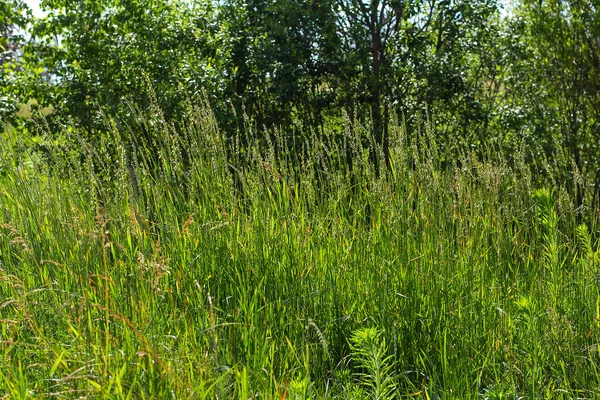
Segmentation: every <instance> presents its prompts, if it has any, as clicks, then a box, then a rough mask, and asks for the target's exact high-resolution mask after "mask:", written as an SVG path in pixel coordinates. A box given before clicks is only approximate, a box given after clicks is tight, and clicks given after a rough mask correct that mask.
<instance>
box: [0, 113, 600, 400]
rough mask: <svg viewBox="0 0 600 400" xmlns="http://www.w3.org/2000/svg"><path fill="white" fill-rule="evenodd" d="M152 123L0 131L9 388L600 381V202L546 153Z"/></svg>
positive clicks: (523, 387) (2, 350)
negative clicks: (13, 135) (32, 134)
mask: <svg viewBox="0 0 600 400" xmlns="http://www.w3.org/2000/svg"><path fill="white" fill-rule="evenodd" d="M157 124H158V125H155V129H156V130H157V131H158V132H159V133H160V134H159V135H156V137H157V139H156V140H157V141H156V142H154V143H152V144H148V143H147V142H139V143H137V142H135V141H133V142H132V141H131V140H129V141H128V140H126V137H135V135H124V134H123V132H122V131H121V130H120V129H117V127H116V124H114V121H111V120H110V119H107V121H106V132H107V133H106V135H105V136H103V138H102V139H96V140H94V142H93V143H92V142H89V141H87V140H86V139H85V137H86V136H85V134H84V133H83V132H79V131H78V130H77V129H75V128H72V127H65V128H64V129H63V132H62V133H60V134H57V133H56V132H54V133H53V135H51V136H50V135H47V136H40V137H38V139H37V142H36V143H37V144H36V145H35V146H33V145H28V144H26V143H21V142H16V140H14V139H10V140H9V137H10V136H9V135H5V136H3V139H2V142H1V145H0V153H1V154H0V155H1V157H0V182H1V186H0V395H1V394H2V393H5V396H4V397H2V398H6V399H26V398H115V399H167V398H173V399H180V398H198V399H200V398H208V399H232V398H235V399H249V398H265V399H363V398H364V399H367V398H373V399H388V398H423V399H468V398H485V399H505V398H512V399H520V398H596V397H597V396H598V395H599V392H600V369H599V362H600V354H599V343H600V286H599V285H600V283H599V282H600V281H599V279H600V275H599V273H600V250H599V243H598V240H599V235H598V231H599V230H598V228H599V223H600V210H598V209H597V208H594V207H593V206H590V204H593V203H592V201H591V199H589V198H586V199H584V201H583V206H579V207H576V206H575V204H577V201H576V200H575V199H574V198H573V196H572V194H570V192H569V191H568V190H567V186H566V185H565V182H561V181H560V180H559V179H558V178H556V179H554V178H552V177H553V174H552V168H551V165H552V162H553V161H552V160H546V162H545V163H541V164H542V166H541V167H540V168H544V166H545V168H546V169H547V171H546V172H547V173H545V174H544V175H543V176H544V177H545V178H540V176H541V175H539V174H538V173H537V172H536V169H535V168H533V167H532V166H531V164H530V163H528V162H527V158H528V157H529V155H528V154H527V153H526V152H525V151H523V150H521V147H520V146H519V144H518V143H515V145H514V149H513V150H514V151H513V152H512V153H511V157H506V156H502V155H500V154H504V153H501V152H496V151H494V149H493V148H490V149H489V150H486V151H484V152H483V153H482V152H479V153H478V154H475V153H472V152H471V150H470V149H458V151H457V152H456V154H458V155H457V156H456V157H454V158H444V157H442V156H441V155H440V153H439V150H438V145H439V143H438V141H439V140H440V139H439V137H437V138H436V136H435V135H432V134H430V131H431V130H430V129H429V128H428V124H425V123H424V124H423V126H422V129H420V130H419V131H418V132H417V133H416V134H411V135H407V134H406V130H405V129H404V128H403V124H402V123H400V122H397V121H392V122H391V123H390V126H389V132H390V150H389V153H390V155H389V160H390V161H389V167H386V166H385V165H383V166H381V167H380V169H379V170H375V169H374V167H373V165H374V164H373V163H372V162H371V161H370V157H371V154H372V153H373V152H377V150H378V148H377V146H376V145H371V149H370V150H369V149H367V150H365V147H364V146H363V143H361V139H360V138H362V137H364V135H365V134H366V132H368V131H369V127H368V126H361V125H360V124H358V123H357V124H351V123H350V122H348V121H346V122H345V123H344V126H343V132H344V134H343V135H334V134H333V133H331V134H327V133H326V134H325V135H323V137H319V138H316V137H313V138H310V139H307V140H305V141H304V142H303V145H302V151H296V150H293V149H291V148H290V145H289V143H290V140H289V137H288V136H286V135H287V133H285V132H281V133H275V134H274V135H268V134H267V135H258V134H257V135H256V137H257V138H260V139H256V140H254V141H250V142H249V143H247V144H246V145H244V146H243V147H242V146H241V145H239V144H236V143H237V142H236V139H235V138H232V139H231V140H229V141H226V140H225V139H224V138H223V135H222V134H221V133H220V131H219V129H218V126H217V123H216V122H215V118H214V117H213V115H212V113H211V112H210V110H209V108H208V107H200V108H198V109H196V110H195V112H194V114H193V116H192V117H191V118H190V120H189V122H187V123H186V128H185V129H183V130H176V129H173V128H172V127H171V126H170V125H168V124H167V123H164V122H162V123H161V122H160V121H159V122H158V123H157ZM265 138H266V139H265ZM238 145H239V147H236V146H238ZM482 154H483V155H482ZM348 159H352V160H353V162H352V163H348V162H347V160H348Z"/></svg>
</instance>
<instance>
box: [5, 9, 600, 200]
mask: <svg viewBox="0 0 600 400" xmlns="http://www.w3.org/2000/svg"><path fill="white" fill-rule="evenodd" d="M42 6H43V7H44V9H45V10H47V15H46V17H45V18H42V19H35V18H32V17H31V14H29V13H27V8H26V6H25V5H24V4H23V3H22V2H21V1H20V0H6V1H4V2H3V4H2V10H1V11H0V12H1V13H0V18H1V19H0V24H1V31H2V42H1V43H2V44H1V45H2V49H3V50H2V51H3V55H2V67H3V74H2V78H0V79H2V85H0V87H1V90H2V96H1V97H0V116H2V118H3V120H4V121H8V122H11V123H12V124H13V126H17V127H18V126H24V125H27V123H26V121H23V120H20V119H19V118H18V115H19V113H18V112H17V113H16V111H17V110H19V109H23V105H24V104H28V105H29V106H28V107H26V108H28V109H29V108H32V110H33V111H34V115H35V112H36V111H40V110H46V111H48V110H52V112H51V117H50V118H49V121H50V123H51V124H61V123H64V121H65V120H68V121H69V123H71V124H74V125H76V126H81V127H84V128H85V129H86V130H87V131H88V132H89V135H98V134H99V132H102V130H103V128H102V125H103V117H102V115H103V114H105V115H111V116H114V117H115V118H117V119H119V120H120V121H121V123H122V124H133V125H135V126H137V125H139V124H136V122H135V121H136V118H137V117H139V115H140V114H144V113H146V112H147V111H148V110H150V109H151V107H152V104H151V103H152V102H153V101H155V102H156V105H157V106H158V107H159V108H160V109H161V110H162V112H163V113H164V116H165V118H166V119H167V120H168V121H169V122H170V123H173V124H175V125H180V124H181V122H182V121H185V120H186V112H187V110H188V105H189V103H190V102H191V103H198V102H200V101H203V100H204V99H207V100H208V102H209V104H210V107H211V108H212V109H213V110H214V112H215V115H216V118H217V121H218V123H219V126H220V128H221V130H222V131H223V133H224V135H226V136H228V137H232V136H233V135H234V133H236V132H238V131H241V132H244V133H246V131H247V128H248V125H251V126H252V127H254V128H256V129H258V130H260V131H261V132H262V131H265V132H273V131H275V130H278V131H280V132H282V133H283V134H284V136H286V138H287V139H289V140H292V139H291V136H293V135H295V136H297V137H310V136H311V135H317V136H323V135H325V134H326V132H334V133H337V134H341V132H342V130H343V129H342V121H343V119H344V118H348V119H349V120H350V121H351V122H354V121H359V122H361V123H368V124H370V125H371V128H372V131H373V132H372V133H373V136H372V140H373V141H374V142H375V143H376V144H377V145H379V146H380V147H381V148H382V149H383V151H384V153H387V152H388V150H387V149H388V147H389V143H388V142H389V132H388V126H389V121H390V119H391V118H398V119H399V120H400V121H401V123H402V125H403V126H404V127H405V128H406V130H407V133H408V134H409V135H412V134H413V132H414V131H415V130H418V129H419V128H420V127H421V126H422V125H423V123H424V122H430V123H431V124H430V125H431V129H433V130H434V132H433V134H434V135H435V136H436V137H438V138H440V139H441V140H440V141H439V142H440V146H441V147H442V149H441V151H440V154H441V157H443V160H444V161H448V160H449V159H451V158H452V157H453V156H455V155H456V151H457V149H459V148H462V147H464V146H465V145H466V146H471V147H473V148H475V149H477V150H478V151H480V152H485V151H488V149H491V150H492V151H498V152H504V153H507V154H512V153H513V150H514V147H515V143H518V145H519V146H525V147H526V149H527V152H528V153H530V154H531V156H532V157H533V159H532V160H530V161H531V163H532V164H537V165H536V167H535V168H536V175H537V173H540V174H542V175H546V172H547V171H545V169H547V167H544V166H543V165H541V164H543V163H544V161H542V160H557V159H558V160H563V161H565V162H566V165H562V166H560V167H558V168H559V169H560V170H562V171H563V173H562V175H561V176H560V178H561V180H563V182H571V185H570V186H569V190H570V191H571V192H572V193H577V198H578V202H579V203H580V204H581V203H582V201H583V198H584V197H585V196H589V197H598V193H597V191H598V186H599V185H598V176H599V173H598V168H599V165H600V162H599V156H600V150H599V149H598V143H600V137H599V135H600V117H599V113H600V73H599V71H600V69H599V68H600V60H599V57H600V56H599V54H600V17H599V13H600V10H599V9H598V5H597V4H596V3H595V2H593V1H558V0H556V1H554V0H552V1H528V0H526V1H520V2H514V3H512V4H510V5H505V6H503V5H502V4H499V3H498V2H495V1H494V0H476V1H448V0H439V1H438V0H429V1H397V0H379V1H370V2H364V1H358V0H352V1H345V0H324V1H260V0H257V1H221V2H213V1H191V2H189V1H181V2H178V1H160V0H158V1H152V2H144V1H142V0H139V1H135V0H131V1H130V0H126V1H105V0H102V1H91V0H89V1H76V2H75V1H58V0H52V1H50V0H48V1H42ZM502 7H508V10H505V11H503V12H502V11H501V8H502ZM61 121H62V122H61ZM29 134H30V135H32V134H33V135H35V134H36V133H35V130H31V129H30V130H29ZM147 134H150V133H149V132H147ZM294 145H298V144H297V143H295V144H294ZM561 154H564V155H565V156H566V159H564V157H561V156H560V155H561ZM571 163H574V166H575V167H576V171H578V173H579V177H580V178H581V179H575V177H574V176H573V175H572V172H573V171H574V169H573V168H572V165H571ZM551 164H553V163H551ZM552 167H553V168H554V167H555V166H552ZM567 171H570V172H567ZM576 181H577V182H576Z"/></svg>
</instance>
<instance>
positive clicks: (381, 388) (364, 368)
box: [350, 328, 396, 399]
mask: <svg viewBox="0 0 600 400" xmlns="http://www.w3.org/2000/svg"><path fill="white" fill-rule="evenodd" d="M350 342H351V343H350V346H351V349H352V358H353V360H354V361H355V362H356V363H357V366H358V368H359V370H360V372H357V373H356V375H357V377H358V378H359V379H360V380H361V381H362V383H363V384H364V385H365V386H366V387H367V388H368V389H369V390H370V391H371V393H370V396H369V397H370V398H373V399H391V398H393V397H394V394H395V389H396V385H395V383H394V378H393V376H392V362H391V361H392V357H391V356H386V354H387V345H386V342H385V338H384V337H383V335H382V332H381V331H378V330H377V329H376V328H361V329H358V330H356V331H355V332H354V334H353V335H352V337H351V338H350Z"/></svg>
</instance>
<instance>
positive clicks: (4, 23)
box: [0, 0, 31, 125]
mask: <svg viewBox="0 0 600 400" xmlns="http://www.w3.org/2000/svg"><path fill="white" fill-rule="evenodd" d="M30 18H31V14H30V12H29V9H28V7H27V6H26V5H25V3H24V2H22V1H21V0H5V1H3V2H2V3H0V123H2V122H7V121H11V120H14V116H15V114H16V112H17V110H18V97H17V93H15V91H16V87H15V83H16V82H18V72H19V69H20V68H21V63H20V61H19V58H18V57H19V52H20V50H21V46H22V45H23V42H24V38H23V31H22V30H24V29H26V27H27V22H28V21H29V20H30ZM2 125H3V124H2Z"/></svg>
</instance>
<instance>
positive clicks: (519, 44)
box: [507, 0, 600, 206]
mask: <svg viewBox="0 0 600 400" xmlns="http://www.w3.org/2000/svg"><path fill="white" fill-rule="evenodd" d="M511 27H512V35H511V36H512V37H514V38H516V39H515V40H514V43H513V44H512V47H511V48H510V52H511V53H512V54H513V60H512V63H511V65H512V67H511V69H510V75H509V79H508V80H507V84H508V85H510V90H511V91H513V92H514V95H513V97H512V99H511V101H512V108H513V109H515V108H518V109H519V110H521V114H522V116H523V124H524V126H525V127H526V129H527V131H528V132H530V133H531V136H532V138H533V140H535V141H536V142H538V143H539V145H540V147H541V148H542V149H543V150H544V151H545V153H546V156H547V157H548V158H549V159H551V160H554V162H559V161H560V162H562V165H561V166H560V167H559V168H558V170H559V173H560V174H562V177H561V176H559V179H561V178H562V179H561V180H563V181H564V182H567V183H569V182H570V183H571V184H569V185H568V186H570V188H571V189H572V190H573V191H574V192H575V193H576V198H577V203H578V206H581V205H582V204H583V201H584V198H585V196H586V187H587V186H589V183H590V181H592V182H593V184H594V186H595V190H594V193H593V197H594V198H597V197H598V194H599V190H600V182H599V179H600V169H599V168H600V167H599V165H600V145H599V143H600V61H599V57H600V56H599V54H600V40H599V38H600V8H599V7H598V5H597V3H596V2H595V1H591V0H543V1H531V0H523V1H522V2H521V3H520V4H519V6H518V8H517V9H516V13H515V17H514V19H513V21H512V24H511ZM557 144H558V146H557ZM561 154H566V158H567V159H566V160H565V159H564V157H562V156H561ZM571 162H572V163H571ZM571 165H574V166H575V167H576V168H575V170H574V169H573V168H571ZM569 171H570V174H569V175H565V174H567V173H568V172H569Z"/></svg>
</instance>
